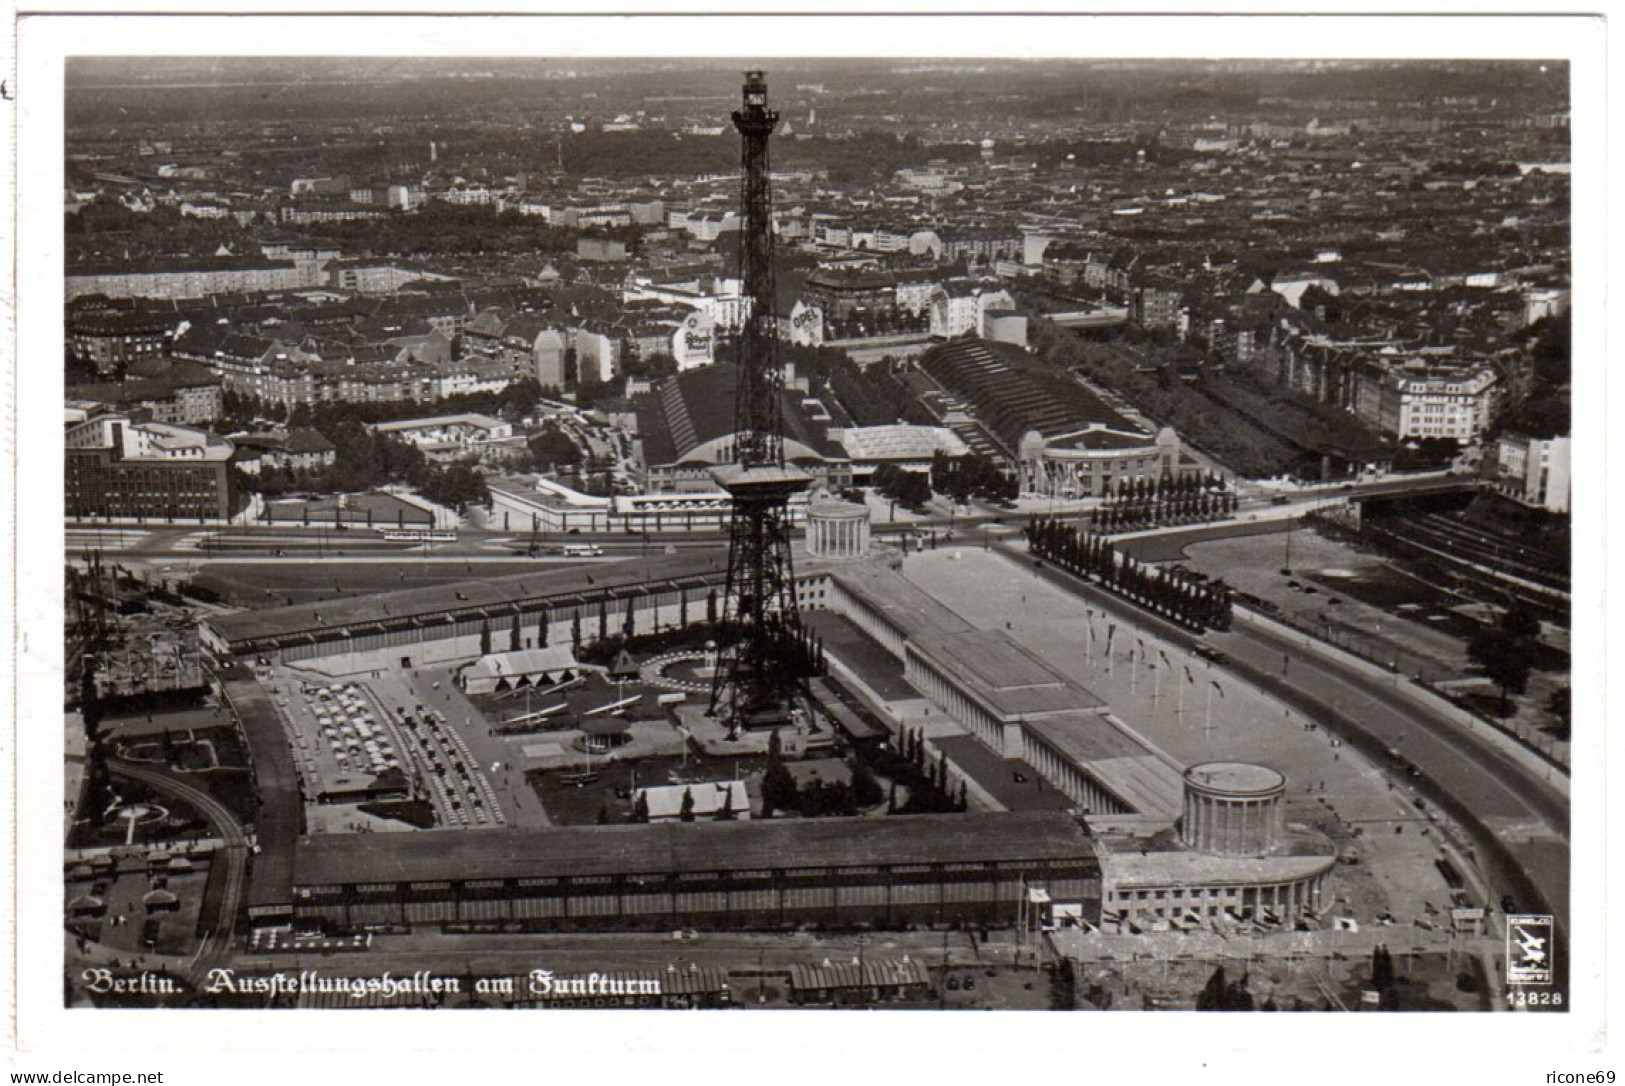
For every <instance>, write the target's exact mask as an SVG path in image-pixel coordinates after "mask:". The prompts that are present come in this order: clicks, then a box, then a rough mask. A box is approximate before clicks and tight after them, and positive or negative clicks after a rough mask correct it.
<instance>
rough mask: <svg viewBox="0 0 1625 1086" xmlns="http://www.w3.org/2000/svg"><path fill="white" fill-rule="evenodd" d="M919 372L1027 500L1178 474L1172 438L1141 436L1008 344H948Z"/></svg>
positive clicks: (1061, 375)
mask: <svg viewBox="0 0 1625 1086" xmlns="http://www.w3.org/2000/svg"><path fill="white" fill-rule="evenodd" d="M919 369H920V371H921V373H923V374H924V375H925V376H926V377H927V378H929V379H930V381H931V382H932V383H934V384H935V385H936V386H937V387H938V388H940V389H942V390H943V391H944V392H946V393H948V394H949V395H951V396H952V397H954V398H955V399H957V400H960V401H962V402H963V404H964V405H965V407H966V408H967V409H968V410H969V412H970V414H971V415H972V416H973V417H974V418H975V419H976V421H977V423H978V424H979V426H980V428H981V429H982V431H983V432H984V433H986V434H987V435H988V436H989V437H991V438H992V439H993V442H994V444H996V445H997V446H998V448H999V449H1000V451H1001V452H1003V454H1004V455H1005V456H1006V457H1007V458H1008V459H1009V460H1011V461H1013V462H1014V463H1016V464H1017V465H1018V467H1019V469H1020V475H1021V488H1022V490H1023V491H1025V492H1027V493H1036V494H1042V495H1046V496H1051V497H1081V496H1083V495H1091V494H1092V495H1099V494H1101V493H1103V492H1104V487H1105V485H1107V484H1110V485H1112V486H1114V487H1115V486H1116V484H1117V483H1119V482H1121V481H1123V480H1125V479H1136V478H1146V479H1150V480H1156V479H1158V478H1160V477H1161V476H1162V474H1163V473H1164V472H1168V473H1174V474H1177V473H1178V472H1179V471H1181V470H1182V466H1181V457H1180V450H1179V437H1178V435H1177V434H1175V433H1174V431H1173V430H1171V429H1167V428H1164V429H1163V430H1162V431H1160V432H1159V433H1157V434H1155V435H1153V434H1151V433H1149V432H1147V431H1146V430H1145V429H1144V428H1142V427H1140V426H1138V425H1136V424H1135V423H1134V422H1131V421H1130V420H1129V419H1128V418H1126V417H1124V416H1123V415H1122V414H1121V413H1119V412H1118V411H1115V410H1113V409H1112V408H1111V407H1110V406H1109V405H1108V404H1107V403H1106V402H1105V401H1104V400H1102V399H1101V398H1100V397H1099V396H1097V395H1095V394H1094V393H1093V392H1091V391H1090V390H1089V389H1088V388H1086V387H1084V386H1083V385H1082V384H1080V383H1079V382H1077V381H1076V380H1074V379H1073V378H1072V377H1071V376H1070V375H1069V374H1067V373H1065V372H1063V371H1061V370H1059V369H1057V368H1055V367H1054V366H1051V365H1048V364H1046V363H1044V362H1042V361H1040V360H1038V359H1037V358H1034V357H1033V356H1032V355H1030V354H1028V353H1027V352H1026V351H1025V350H1023V349H1022V348H1020V347H1017V346H1015V345H1013V344H1008V343H994V342H990V341H988V340H983V339H977V338H975V337H972V336H967V337H963V338H960V339H954V340H949V341H948V342H946V343H943V344H940V345H938V346H936V347H933V348H931V349H930V350H929V351H927V352H925V354H924V355H922V356H921V357H920V361H919ZM973 444H974V443H973ZM1188 466H1189V467H1192V468H1194V467H1195V465H1194V463H1192V464H1190V465H1188Z"/></svg>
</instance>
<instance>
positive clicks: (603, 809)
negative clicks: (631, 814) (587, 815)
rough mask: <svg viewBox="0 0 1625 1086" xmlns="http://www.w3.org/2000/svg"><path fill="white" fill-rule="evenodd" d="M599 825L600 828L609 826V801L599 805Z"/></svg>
mask: <svg viewBox="0 0 1625 1086" xmlns="http://www.w3.org/2000/svg"><path fill="white" fill-rule="evenodd" d="M598 824H599V825H600V826H607V825H609V801H608V800H605V801H604V802H603V803H600V804H599V805H598Z"/></svg>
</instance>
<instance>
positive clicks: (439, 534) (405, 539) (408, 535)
mask: <svg viewBox="0 0 1625 1086" xmlns="http://www.w3.org/2000/svg"><path fill="white" fill-rule="evenodd" d="M378 534H379V535H380V536H381V537H382V538H383V539H385V540H386V541H388V542H390V543H455V542H457V529H455V528H380V529H379V530H378Z"/></svg>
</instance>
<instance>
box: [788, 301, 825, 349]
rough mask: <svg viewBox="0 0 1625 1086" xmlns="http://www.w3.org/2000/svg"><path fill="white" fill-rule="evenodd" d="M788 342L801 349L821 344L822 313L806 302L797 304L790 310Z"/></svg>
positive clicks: (822, 338)
mask: <svg viewBox="0 0 1625 1086" xmlns="http://www.w3.org/2000/svg"><path fill="white" fill-rule="evenodd" d="M790 342H792V343H795V344H798V345H800V346H802V347H816V346H817V345H819V344H820V343H823V342H824V311H823V310H822V309H819V308H818V307H817V306H814V305H808V304H807V303H806V302H797V303H796V304H795V306H794V307H793V308H792V309H791V310H790Z"/></svg>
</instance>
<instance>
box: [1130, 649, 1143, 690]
mask: <svg viewBox="0 0 1625 1086" xmlns="http://www.w3.org/2000/svg"><path fill="white" fill-rule="evenodd" d="M1128 662H1129V669H1128V696H1129V697H1131V698H1132V697H1133V696H1134V688H1135V680H1136V679H1138V678H1139V675H1140V665H1139V664H1137V663H1135V662H1134V650H1133V649H1129V650H1128Z"/></svg>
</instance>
